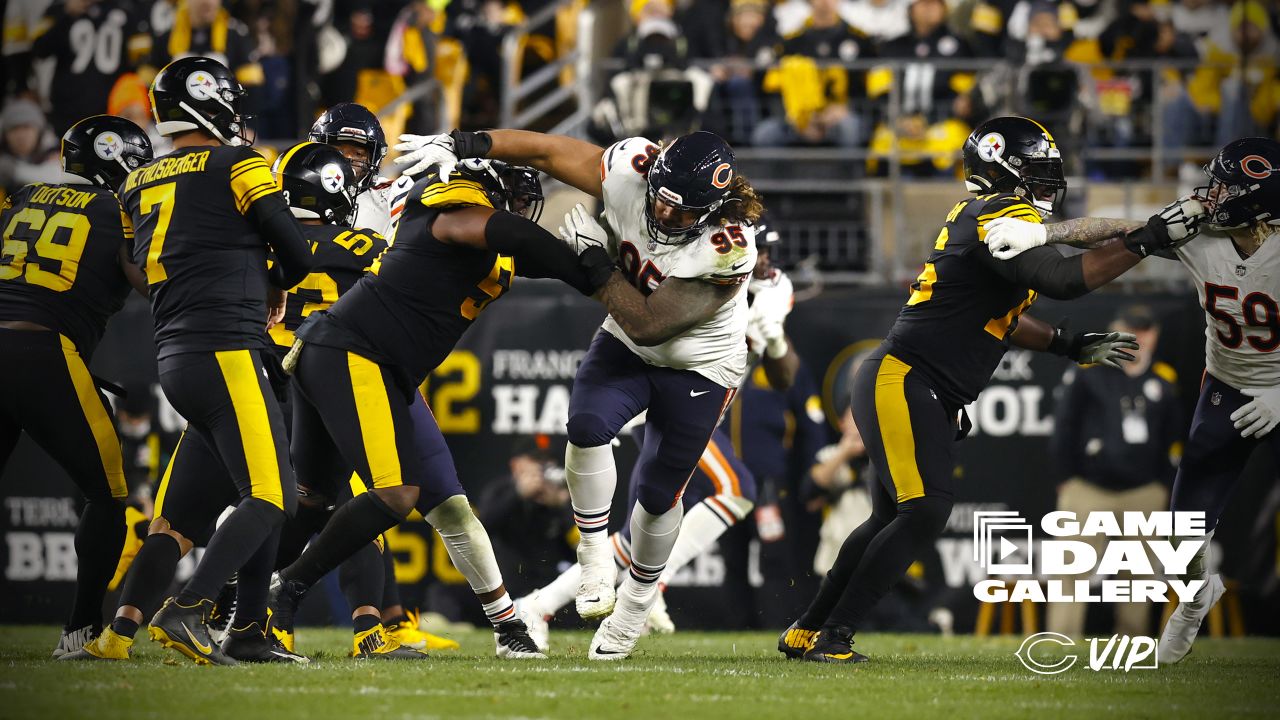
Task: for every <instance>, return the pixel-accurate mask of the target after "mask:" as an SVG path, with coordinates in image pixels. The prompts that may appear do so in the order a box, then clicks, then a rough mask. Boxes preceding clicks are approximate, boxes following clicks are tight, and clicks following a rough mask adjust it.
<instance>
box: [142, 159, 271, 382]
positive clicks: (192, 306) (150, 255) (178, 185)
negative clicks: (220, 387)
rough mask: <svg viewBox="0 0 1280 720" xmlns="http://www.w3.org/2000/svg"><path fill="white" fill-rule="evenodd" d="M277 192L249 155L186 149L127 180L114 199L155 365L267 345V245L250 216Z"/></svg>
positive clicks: (263, 164) (260, 163)
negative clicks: (150, 328) (126, 224)
mask: <svg viewBox="0 0 1280 720" xmlns="http://www.w3.org/2000/svg"><path fill="white" fill-rule="evenodd" d="M278 192H280V189H279V188H278V187H277V186H276V183H275V178H274V177H273V176H272V175H271V169H270V167H269V166H268V165H267V161H266V160H264V159H263V158H262V156H261V155H259V154H257V153H256V152H254V151H253V150H250V149H249V148H246V147H230V146H219V147H207V146H205V147H194V148H186V149H183V150H178V151H175V152H173V153H170V154H169V155H166V156H164V157H162V158H159V159H157V160H153V161H151V162H150V163H148V164H146V165H143V166H142V167H140V168H138V169H137V170H134V171H133V172H131V173H129V177H128V179H127V180H125V183H124V186H123V187H122V189H121V195H120V199H121V201H122V202H123V203H124V207H125V210H126V211H127V212H128V214H129V218H130V219H131V220H132V222H133V227H134V228H135V233H136V236H135V238H134V244H133V259H134V262H136V263H137V264H138V265H139V266H140V267H141V268H142V269H143V271H144V272H146V274H147V284H148V285H149V286H150V287H151V313H152V315H153V316H154V320H155V329H156V348H157V350H158V357H159V358H160V359H163V358H165V357H168V356H170V355H176V354H178V353H183V352H193V351H210V350H238V349H245V348H260V347H263V346H264V344H265V342H266V340H265V337H266V334H265V332H264V330H263V328H264V327H265V323H266V318H267V291H268V287H269V286H268V283H267V242H266V240H265V239H264V238H263V237H262V236H261V235H259V234H258V231H257V229H256V228H255V227H254V225H253V224H252V223H250V221H249V219H248V218H247V217H246V214H247V213H248V212H249V210H250V208H252V206H253V204H254V203H256V202H258V201H260V200H262V199H263V198H264V197H266V196H268V195H270V194H272V193H278ZM281 202H283V200H281Z"/></svg>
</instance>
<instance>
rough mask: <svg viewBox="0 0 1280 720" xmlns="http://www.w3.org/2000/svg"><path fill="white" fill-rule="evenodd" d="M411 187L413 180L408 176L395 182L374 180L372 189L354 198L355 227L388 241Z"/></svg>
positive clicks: (393, 231)
mask: <svg viewBox="0 0 1280 720" xmlns="http://www.w3.org/2000/svg"><path fill="white" fill-rule="evenodd" d="M412 187H413V178H411V177H409V176H408V175H401V176H400V177H398V178H396V179H395V180H388V179H387V178H384V177H377V178H374V181H373V187H371V188H369V189H368V190H366V191H364V192H362V193H360V194H359V195H357V196H356V219H355V223H356V226H357V227H362V228H369V229H370V230H373V231H374V232H376V233H378V234H379V235H381V236H382V237H384V238H386V239H387V240H388V241H390V240H391V239H392V235H393V234H394V233H395V228H396V223H397V222H398V221H399V220H400V214H401V213H402V212H404V206H405V201H406V200H407V199H408V198H409V190H410V189H411V188H412Z"/></svg>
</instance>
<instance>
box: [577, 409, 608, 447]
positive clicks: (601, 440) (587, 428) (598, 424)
mask: <svg viewBox="0 0 1280 720" xmlns="http://www.w3.org/2000/svg"><path fill="white" fill-rule="evenodd" d="M568 431H569V442H571V443H573V444H574V445H577V446H578V447H582V448H588V447H596V446H598V445H607V444H609V443H610V442H612V441H613V436H614V433H613V431H612V430H611V429H610V428H609V427H608V424H607V423H606V422H605V421H604V418H602V417H600V416H599V415H596V414H595V413H586V412H582V413H577V414H576V415H571V416H569V423H568Z"/></svg>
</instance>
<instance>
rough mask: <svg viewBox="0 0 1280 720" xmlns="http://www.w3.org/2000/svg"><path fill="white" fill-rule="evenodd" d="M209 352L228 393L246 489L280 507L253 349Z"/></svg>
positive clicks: (273, 447) (281, 496)
mask: <svg viewBox="0 0 1280 720" xmlns="http://www.w3.org/2000/svg"><path fill="white" fill-rule="evenodd" d="M213 355H214V357H215V358H217V360H218V367H219V368H221V370H222V381H223V382H224V383H225V384H226V386H227V393H228V394H230V395H231V407H232V409H233V410H234V411H235V415H236V427H237V428H239V430H240V443H241V445H242V447H243V450H244V462H245V466H246V468H247V469H248V471H249V493H250V495H252V496H253V497H256V498H258V499H259V500H266V501H267V502H269V503H271V504H272V505H275V506H276V507H278V508H280V509H281V510H283V509H284V490H283V488H282V487H281V484H280V464H279V462H277V460H276V442H275V436H274V435H272V433H271V419H270V417H268V416H267V401H266V398H264V397H263V396H262V386H261V385H260V384H259V375H258V367H257V365H255V364H254V362H253V353H252V352H250V351H248V350H222V351H219V352H216V353H214V354H213Z"/></svg>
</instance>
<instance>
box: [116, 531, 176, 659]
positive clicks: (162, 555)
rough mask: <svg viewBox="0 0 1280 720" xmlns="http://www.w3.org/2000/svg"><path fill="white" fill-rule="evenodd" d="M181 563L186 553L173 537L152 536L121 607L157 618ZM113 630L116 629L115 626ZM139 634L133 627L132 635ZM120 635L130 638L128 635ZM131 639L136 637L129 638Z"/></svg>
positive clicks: (144, 546) (129, 579)
mask: <svg viewBox="0 0 1280 720" xmlns="http://www.w3.org/2000/svg"><path fill="white" fill-rule="evenodd" d="M181 559H182V550H181V548H179V547H178V541H177V540H174V539H173V536H171V535H165V534H164V533H155V534H153V535H148V536H147V539H146V540H144V541H143V542H142V548H141V549H139V550H138V554H137V556H136V557H134V558H133V564H132V565H130V566H129V574H128V576H126V577H125V579H124V591H123V592H121V593H120V605H121V607H123V606H125V605H130V606H132V607H135V608H137V609H138V610H139V611H141V612H142V617H143V618H150V617H151V616H152V615H155V614H156V611H157V610H159V609H160V603H161V602H163V601H164V597H165V594H166V593H167V591H168V590H169V583H171V582H173V573H174V572H175V571H177V569H178V561H179V560H181ZM117 620H119V618H117ZM111 627H112V628H115V627H116V625H115V623H114V622H113V623H112V624H111ZM137 631H138V625H137V623H133V629H132V632H137ZM116 632H120V630H116ZM120 634H121V635H126V633H124V632H120ZM127 637H133V635H132V633H129V634H127Z"/></svg>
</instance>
